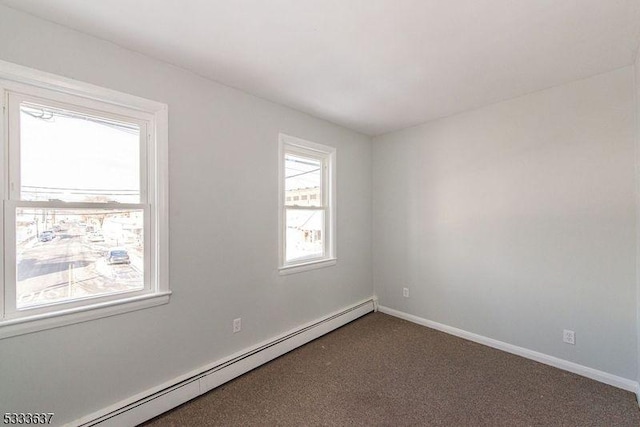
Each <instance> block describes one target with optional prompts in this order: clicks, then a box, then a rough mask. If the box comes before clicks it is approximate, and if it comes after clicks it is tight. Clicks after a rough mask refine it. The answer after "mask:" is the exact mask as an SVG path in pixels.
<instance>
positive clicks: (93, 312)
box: [0, 61, 171, 339]
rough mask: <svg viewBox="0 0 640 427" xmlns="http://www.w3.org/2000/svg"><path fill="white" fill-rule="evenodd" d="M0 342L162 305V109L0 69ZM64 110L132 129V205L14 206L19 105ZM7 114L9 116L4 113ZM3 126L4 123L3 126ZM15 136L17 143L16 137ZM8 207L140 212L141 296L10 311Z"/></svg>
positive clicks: (165, 298) (19, 69) (7, 66)
mask: <svg viewBox="0 0 640 427" xmlns="http://www.w3.org/2000/svg"><path fill="white" fill-rule="evenodd" d="M0 99H1V101H2V119H1V120H0V147H1V149H0V195H1V196H2V209H0V224H3V225H2V226H1V227H0V243H1V244H2V246H3V254H4V255H3V257H2V262H0V339H2V338H6V337H11V336H15V335H20V334H24V333H30V332H35V331H38V330H43V329H50V328H54V327H59V326H64V325H69V324H73V323H78V322H84V321H87V320H92V319H97V318H101V317H106V316H112V315H114V314H119V313H125V312H129V311H134V310H139V309H143V308H148V307H153V306H157V305H161V304H166V303H168V302H169V296H170V294H171V292H170V290H169V271H168V265H169V262H168V261H169V256H168V249H169V240H168V239H169V232H168V219H169V217H168V208H169V205H168V167H167V165H168V108H167V105H166V104H162V103H159V102H155V101H150V100H147V99H143V98H139V97H137V96H133V95H129V94H125V93H121V92H116V91H113V90H110V89H105V88H101V87H98V86H94V85H91V84H88V83H82V82H78V81H76V80H71V79H67V78H64V77H60V76H56V75H53V74H49V73H45V72H42V71H38V70H34V69H31V68H27V67H23V66H19V65H16V64H12V63H9V62H5V61H0ZM39 100H40V101H41V102H46V104H47V105H50V106H53V107H62V108H64V107H67V108H68V107H69V106H72V107H73V110H74V111H78V112H80V113H86V114H92V115H96V114H97V115H99V116H101V117H106V118H113V119H119V120H123V119H124V120H126V121H127V122H130V123H135V124H138V125H139V126H140V133H141V140H140V150H141V151H140V158H141V164H140V180H141V182H140V202H139V203H138V204H126V203H75V202H36V201H22V200H20V197H21V196H20V185H19V180H20V173H19V168H20V156H19V152H18V150H19V144H20V141H19V127H18V125H19V120H18V116H17V115H18V113H19V111H18V110H17V107H16V106H18V105H19V104H20V102H21V101H31V102H34V101H35V102H38V101H39ZM10 109H13V111H10ZM10 121H11V122H10ZM17 134H18V135H17ZM16 207H34V208H39V207H46V208H77V209H81V208H93V209H111V208H115V209H140V210H143V211H144V227H145V229H144V233H145V239H144V245H145V246H144V253H145V260H144V268H145V272H144V277H145V278H144V288H143V289H142V290H140V291H132V292H126V293H120V294H112V295H105V296H97V297H95V298H88V299H82V300H71V301H67V302H59V303H55V304H50V305H43V306H35V307H30V308H25V309H17V307H16V297H15V296H16V285H17V283H16V275H15V272H16V263H15V261H16V244H15V242H16V237H15V210H16Z"/></svg>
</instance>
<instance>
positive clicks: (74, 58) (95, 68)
mask: <svg viewBox="0 0 640 427" xmlns="http://www.w3.org/2000/svg"><path fill="white" fill-rule="evenodd" d="M0 59H2V60H5V61H10V62H14V63H17V64H21V65H25V66H29V67H33V68H37V69H40V70H44V71H48V72H52V73H56V74H59V75H63V76H66V77H71V78H75V79H78V80H82V81H86V82H89V83H93V84H97V85H100V86H104V87H107V88H111V89H115V90H119V91H123V92H127V93H131V94H134V95H138V96H142V97H145V98H150V99H153V100H157V101H161V102H165V103H167V104H168V105H169V114H170V116H169V137H170V140H169V156H170V158H169V161H170V165H169V175H170V177H169V178H170V192H171V194H170V196H171V203H170V229H171V231H170V239H171V244H170V251H171V255H170V269H171V274H170V281H171V287H172V290H173V292H174V294H173V296H172V299H171V302H170V303H169V304H168V305H165V306H161V307H156V308H152V309H148V310H143V311H137V312H133V313H128V314H124V315H119V316H114V317H110V318H105V319H100V320H96V321H90V322H86V323H82V324H77V325H73V326H69V327H63V328H58V329H53V330H48V331H43V332H38V333H33V334H29V335H23V336H18V337H14V338H9V339H3V340H0V412H2V413H4V412H5V411H12V412H35V411H51V412H55V413H56V415H55V420H56V422H57V423H62V422H66V421H71V420H74V419H77V418H79V417H81V416H84V415H86V414H89V413H92V412H94V411H97V410H100V409H102V408H104V407H106V406H108V405H111V404H113V403H115V402H118V401H120V400H122V399H125V398H127V397H129V396H131V395H134V394H136V393H138V392H141V391H144V390H146V389H148V388H150V387H153V386H156V385H159V384H161V383H163V382H165V381H168V380H170V379H172V378H174V377H176V376H178V375H180V374H184V373H187V372H189V371H191V370H192V369H196V368H198V367H200V366H202V365H205V364H206V363H210V362H213V361H215V360H218V359H220V358H222V357H224V356H227V355H230V354H232V353H234V352H236V351H239V350H241V349H243V348H246V347H248V346H250V345H253V344H255V343H257V342H259V341H262V340H265V339H268V338H270V337H273V336H275V335H277V334H279V333H281V332H284V331H286V330H290V329H292V328H295V327H296V326H298V325H301V324H303V323H305V322H308V321H311V320H314V319H317V318H319V317H321V316H323V315H325V314H327V313H330V312H332V311H335V310H338V309H340V308H342V307H345V306H347V305H350V304H353V303H356V302H358V301H361V300H363V299H365V298H367V297H370V296H371V294H372V287H371V283H372V279H371V143H370V139H369V138H368V137H365V136H363V135H360V134H357V133H355V132H352V131H349V130H346V129H344V128H341V127H338V126H336V125H333V124H330V123H328V122H325V121H322V120H319V119H316V118H313V117H310V116H308V115H305V114H302V113H299V112H296V111H293V110H291V109H288V108H285V107H282V106H278V105H275V104H272V103H270V102H267V101H264V100H261V99H258V98H256V97H253V96H250V95H247V94H244V93H242V92H239V91H237V90H234V89H231V88H228V87H225V86H222V85H220V84H216V83H213V82H211V81H208V80H205V79H203V78H200V77H198V76H196V75H194V74H192V73H189V72H186V71H184V70H181V69H179V68H176V67H173V66H170V65H167V64H164V63H161V62H158V61H155V60H153V59H150V58H148V57H145V56H142V55H139V54H137V53H134V52H131V51H128V50H125V49H122V48H120V47H118V46H115V45H113V44H109V43H106V42H103V41H100V40H98V39H95V38H92V37H89V36H86V35H83V34H80V33H77V32H74V31H71V30H68V29H65V28H63V27H60V26H57V25H54V24H51V23H49V22H46V21H42V20H39V19H36V18H34V17H31V16H28V15H25V14H22V13H18V12H15V11H13V10H11V9H7V8H4V7H0ZM256 78H259V76H256ZM280 131H282V132H286V133H287V134H290V135H294V136H298V137H301V138H304V139H308V140H311V141H315V142H318V143H321V144H327V145H332V146H336V147H337V166H338V185H337V190H338V191H337V194H338V247H337V250H338V265H337V266H335V267H329V268H325V269H321V270H315V271H311V272H306V273H300V274H293V275H288V276H279V275H278V273H277V271H276V267H277V262H278V248H277V241H278V240H277V236H278V231H277V225H278V221H277V213H278V206H277V199H278V198H277V189H278V183H277V166H278V132H280ZM240 316H241V317H242V319H243V322H242V324H243V330H242V332H241V333H239V334H236V335H233V334H232V333H231V323H232V319H233V318H235V317H240Z"/></svg>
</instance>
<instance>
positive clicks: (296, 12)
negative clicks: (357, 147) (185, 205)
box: [0, 0, 640, 135]
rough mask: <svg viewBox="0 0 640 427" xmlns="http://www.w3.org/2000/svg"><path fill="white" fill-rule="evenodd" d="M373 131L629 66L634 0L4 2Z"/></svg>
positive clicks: (637, 9) (639, 8)
mask: <svg viewBox="0 0 640 427" xmlns="http://www.w3.org/2000/svg"><path fill="white" fill-rule="evenodd" d="M0 4H4V5H7V6H9V7H12V8H14V9H17V10H22V11H25V12H27V13H30V14H32V15H35V16H38V17H41V18H44V19H47V20H50V21H53V22H57V23H59V24H62V25H65V26H67V27H71V28H74V29H77V30H79V31H82V32H84V33H88V34H91V35H94V36H97V37H100V38H102V39H105V40H109V41H112V42H114V43H116V44H118V45H120V46H123V47H126V48H129V49H132V50H135V51H138V52H141V53H144V54H147V55H149V56H152V57H155V58H158V59H161V60H164V61H166V62H170V63H172V64H175V65H178V66H181V67H183V68H186V69H189V70H192V71H194V72H196V73H198V74H200V75H202V76H205V77H208V78H211V79H213V80H216V81H218V82H221V83H223V84H226V85H229V86H232V87H236V88H239V89H242V90H244V91H246V92H249V93H252V94H255V95H258V96H260V97H263V98H266V99H269V100H272V101H275V102H278V103H281V104H284V105H288V106H290V107H293V108H296V109H298V110H301V111H305V112H308V113H310V114H313V115H315V116H317V117H321V118H324V119H327V120H330V121H332V122H334V123H338V124H341V125H343V126H346V127H348V128H351V129H354V130H357V131H360V132H363V133H365V134H368V135H378V134H381V133H385V132H389V131H392V130H397V129H401V128H405V127H408V126H412V125H416V124H419V123H422V122H425V121H428V120H431V119H434V118H438V117H443V116H447V115H450V114H454V113H457V112H461V111H464V110H468V109H471V108H475V107H479V106H482V105H486V104H489V103H492V102H496V101H500V100H503V99H508V98H512V97H515V96H519V95H522V94H525V93H528V92H532V91H536V90H540V89H544V88H547V87H551V86H555V85H558V84H562V83H566V82H569V81H572V80H575V79H580V78H584V77H588V76H591V75H595V74H598V73H602V72H606V71H609V70H612V69H615V68H619V67H622V66H625V65H629V64H631V63H633V61H634V59H635V55H636V52H637V49H638V44H639V41H640V38H639V37H640V0H520V1H515V0H269V1H265V0H233V1H231V0H183V1H175V0H136V1H131V0H100V1H86V0H0Z"/></svg>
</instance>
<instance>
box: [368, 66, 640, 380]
mask: <svg viewBox="0 0 640 427" xmlns="http://www.w3.org/2000/svg"><path fill="white" fill-rule="evenodd" d="M633 84H634V83H633V68H632V67H627V68H623V69H620V70H617V71H613V72H610V73H607V74H603V75H599V76H595V77H592V78H589V79H586V80H580V81H576V82H573V83H570V84H567V85H564V86H559V87H554V88H551V89H548V90H544V91H541V92H536V93H532V94H529V95H526V96H523V97H520V98H516V99H513V100H509V101H506V102H501V103H498V104H494V105H490V106H487V107H484V108H481V109H478V110H474V111H470V112H466V113H463V114H459V115H456V116H453V117H449V118H445V119H441V120H437V121H434V122H430V123H428V124H424V125H421V126H418V127H414V128H411V129H406V130H403V131H399V132H394V133H391V134H387V135H384V136H381V137H377V138H375V139H374V150H373V177H374V178H373V188H374V195H373V207H374V219H373V230H374V238H373V248H374V255H373V265H374V275H373V277H374V288H375V292H376V294H377V295H378V296H379V298H380V303H381V304H382V305H385V306H388V307H390V308H393V309H396V310H400V311H403V312H406V313H409V314H413V315H415V316H419V317H422V318H425V319H428V320H432V321H436V322H440V323H443V324H446V325H449V326H453V327H457V328H460V329H463V330H467V331H470V332H474V333H477V334H480V335H484V336H487V337H490V338H493V339H497V340H500V341H504V342H507V343H511V344H514V345H517V346H521V347H525V348H528V349H531V350H535V351H538V352H542V353H545V354H548V355H551V356H556V357H559V358H562V359H566V360H569V361H572V362H575V363H578V364H581V365H585V366H588V367H591V368H595V369H598V370H602V371H605V372H608V373H611V374H615V375H618V376H621V377H624V378H627V379H631V380H636V379H637V369H638V359H637V352H638V347H637V340H638V333H637V323H636V306H637V299H636V238H637V233H636V217H635V215H636V214H635V197H636V193H635V191H636V188H635V172H634V167H635V124H634V121H635V117H634V115H635V113H634V111H635V110H634V87H633ZM425 96H428V94H425ZM403 286H408V287H409V288H410V298H408V299H405V298H403V297H402V287H403ZM565 328H566V329H573V330H575V332H576V345H575V346H571V345H567V344H563V343H562V330H563V329H565Z"/></svg>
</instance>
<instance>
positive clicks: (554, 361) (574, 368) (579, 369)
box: [378, 305, 638, 393]
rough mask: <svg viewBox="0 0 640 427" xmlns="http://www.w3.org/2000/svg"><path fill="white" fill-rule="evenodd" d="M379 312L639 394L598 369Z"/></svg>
mask: <svg viewBox="0 0 640 427" xmlns="http://www.w3.org/2000/svg"><path fill="white" fill-rule="evenodd" d="M378 310H379V311H380V312H381V313H385V314H389V315H391V316H394V317H398V318H400V319H404V320H408V321H409V322H413V323H417V324H419V325H423V326H426V327H428V328H432V329H436V330H438V331H441V332H445V333H447V334H450V335H455V336H457V337H460V338H464V339H466V340H469V341H473V342H477V343H479V344H483V345H486V346H488V347H493V348H496V349H498V350H502V351H506V352H507V353H511V354H515V355H517V356H522V357H524V358H526V359H531V360H535V361H536V362H540V363H544V364H545V365H549V366H553V367H555V368H558V369H562V370H565V371H568V372H572V373H574V374H578V375H582V376H583V377H587V378H590V379H592V380H596V381H599V382H601V383H605V384H608V385H611V386H614V387H618V388H621V389H623V390H627V391H631V392H633V393H637V392H638V382H637V381H633V380H630V379H627V378H622V377H619V376H617V375H613V374H609V373H607V372H603V371H599V370H597V369H593V368H589V367H587V366H583V365H579V364H577V363H573V362H569V361H568V360H564V359H560V358H558V357H554V356H549V355H547V354H544V353H540V352H537V351H533V350H529V349H527V348H524V347H518V346H516V345H513V344H509V343H506V342H503V341H498V340H495V339H493V338H488V337H485V336H483V335H478V334H474V333H473V332H468V331H465V330H463V329H458V328H454V327H452V326H448V325H444V324H442V323H438V322H434V321H432V320H427V319H423V318H422V317H418V316H414V315H413V314H408V313H405V312H402V311H398V310H394V309H392V308H389V307H385V306H382V305H381V306H378Z"/></svg>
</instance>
